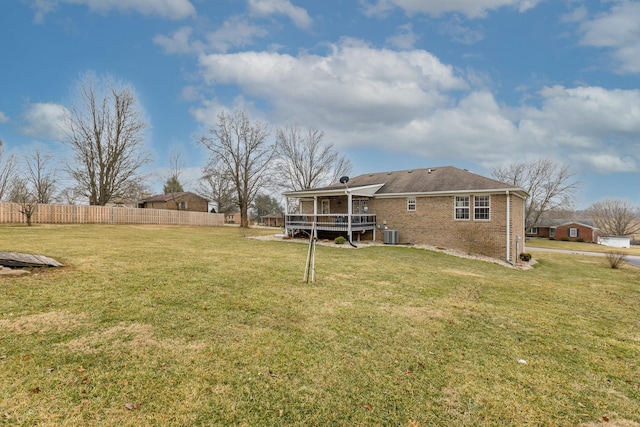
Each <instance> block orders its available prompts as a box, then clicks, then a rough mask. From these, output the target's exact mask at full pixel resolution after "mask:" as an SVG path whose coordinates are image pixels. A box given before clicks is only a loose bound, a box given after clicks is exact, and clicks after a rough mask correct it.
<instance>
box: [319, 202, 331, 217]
mask: <svg viewBox="0 0 640 427" xmlns="http://www.w3.org/2000/svg"><path fill="white" fill-rule="evenodd" d="M330 205H331V201H330V200H329V199H324V200H323V201H322V203H321V207H320V209H321V211H320V213H321V214H323V215H325V214H329V213H331V212H329V206H330Z"/></svg>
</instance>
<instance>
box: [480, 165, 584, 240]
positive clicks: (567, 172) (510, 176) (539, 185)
mask: <svg viewBox="0 0 640 427" xmlns="http://www.w3.org/2000/svg"><path fill="white" fill-rule="evenodd" d="M491 174H492V175H493V177H494V178H495V179H497V180H498V181H502V182H505V183H510V184H513V185H514V186H516V187H520V188H522V189H524V190H525V191H526V192H527V193H529V198H528V199H527V203H526V205H525V226H526V228H530V227H533V226H534V225H535V224H536V223H537V222H538V220H539V219H540V217H541V216H542V215H543V214H544V213H545V212H549V211H551V210H555V209H559V208H566V207H568V206H572V205H573V202H574V194H575V191H576V189H577V188H578V186H579V184H580V183H579V182H578V181H575V180H574V176H575V174H574V173H573V172H572V171H571V168H570V167H569V166H566V165H562V164H561V163H558V162H556V161H555V160H552V159H538V160H534V161H531V162H512V163H510V164H508V165H506V166H503V167H499V168H494V169H493V170H492V171H491Z"/></svg>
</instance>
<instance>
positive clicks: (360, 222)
mask: <svg viewBox="0 0 640 427" xmlns="http://www.w3.org/2000/svg"><path fill="white" fill-rule="evenodd" d="M314 222H315V225H316V229H317V230H324V231H348V229H349V215H347V214H320V215H303V214H292V215H285V227H286V228H287V229H288V230H311V229H312V228H313V224H314ZM375 227H376V216H375V215H351V230H352V231H362V230H373V229H375Z"/></svg>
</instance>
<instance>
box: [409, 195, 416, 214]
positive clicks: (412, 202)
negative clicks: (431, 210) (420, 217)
mask: <svg viewBox="0 0 640 427" xmlns="http://www.w3.org/2000/svg"><path fill="white" fill-rule="evenodd" d="M412 206H413V209H412ZM417 210H418V200H417V199H416V198H415V197H407V211H409V212H415V211H417Z"/></svg>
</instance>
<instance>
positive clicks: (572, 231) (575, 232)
mask: <svg viewBox="0 0 640 427" xmlns="http://www.w3.org/2000/svg"><path fill="white" fill-rule="evenodd" d="M569 237H578V229H577V228H570V229H569Z"/></svg>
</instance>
